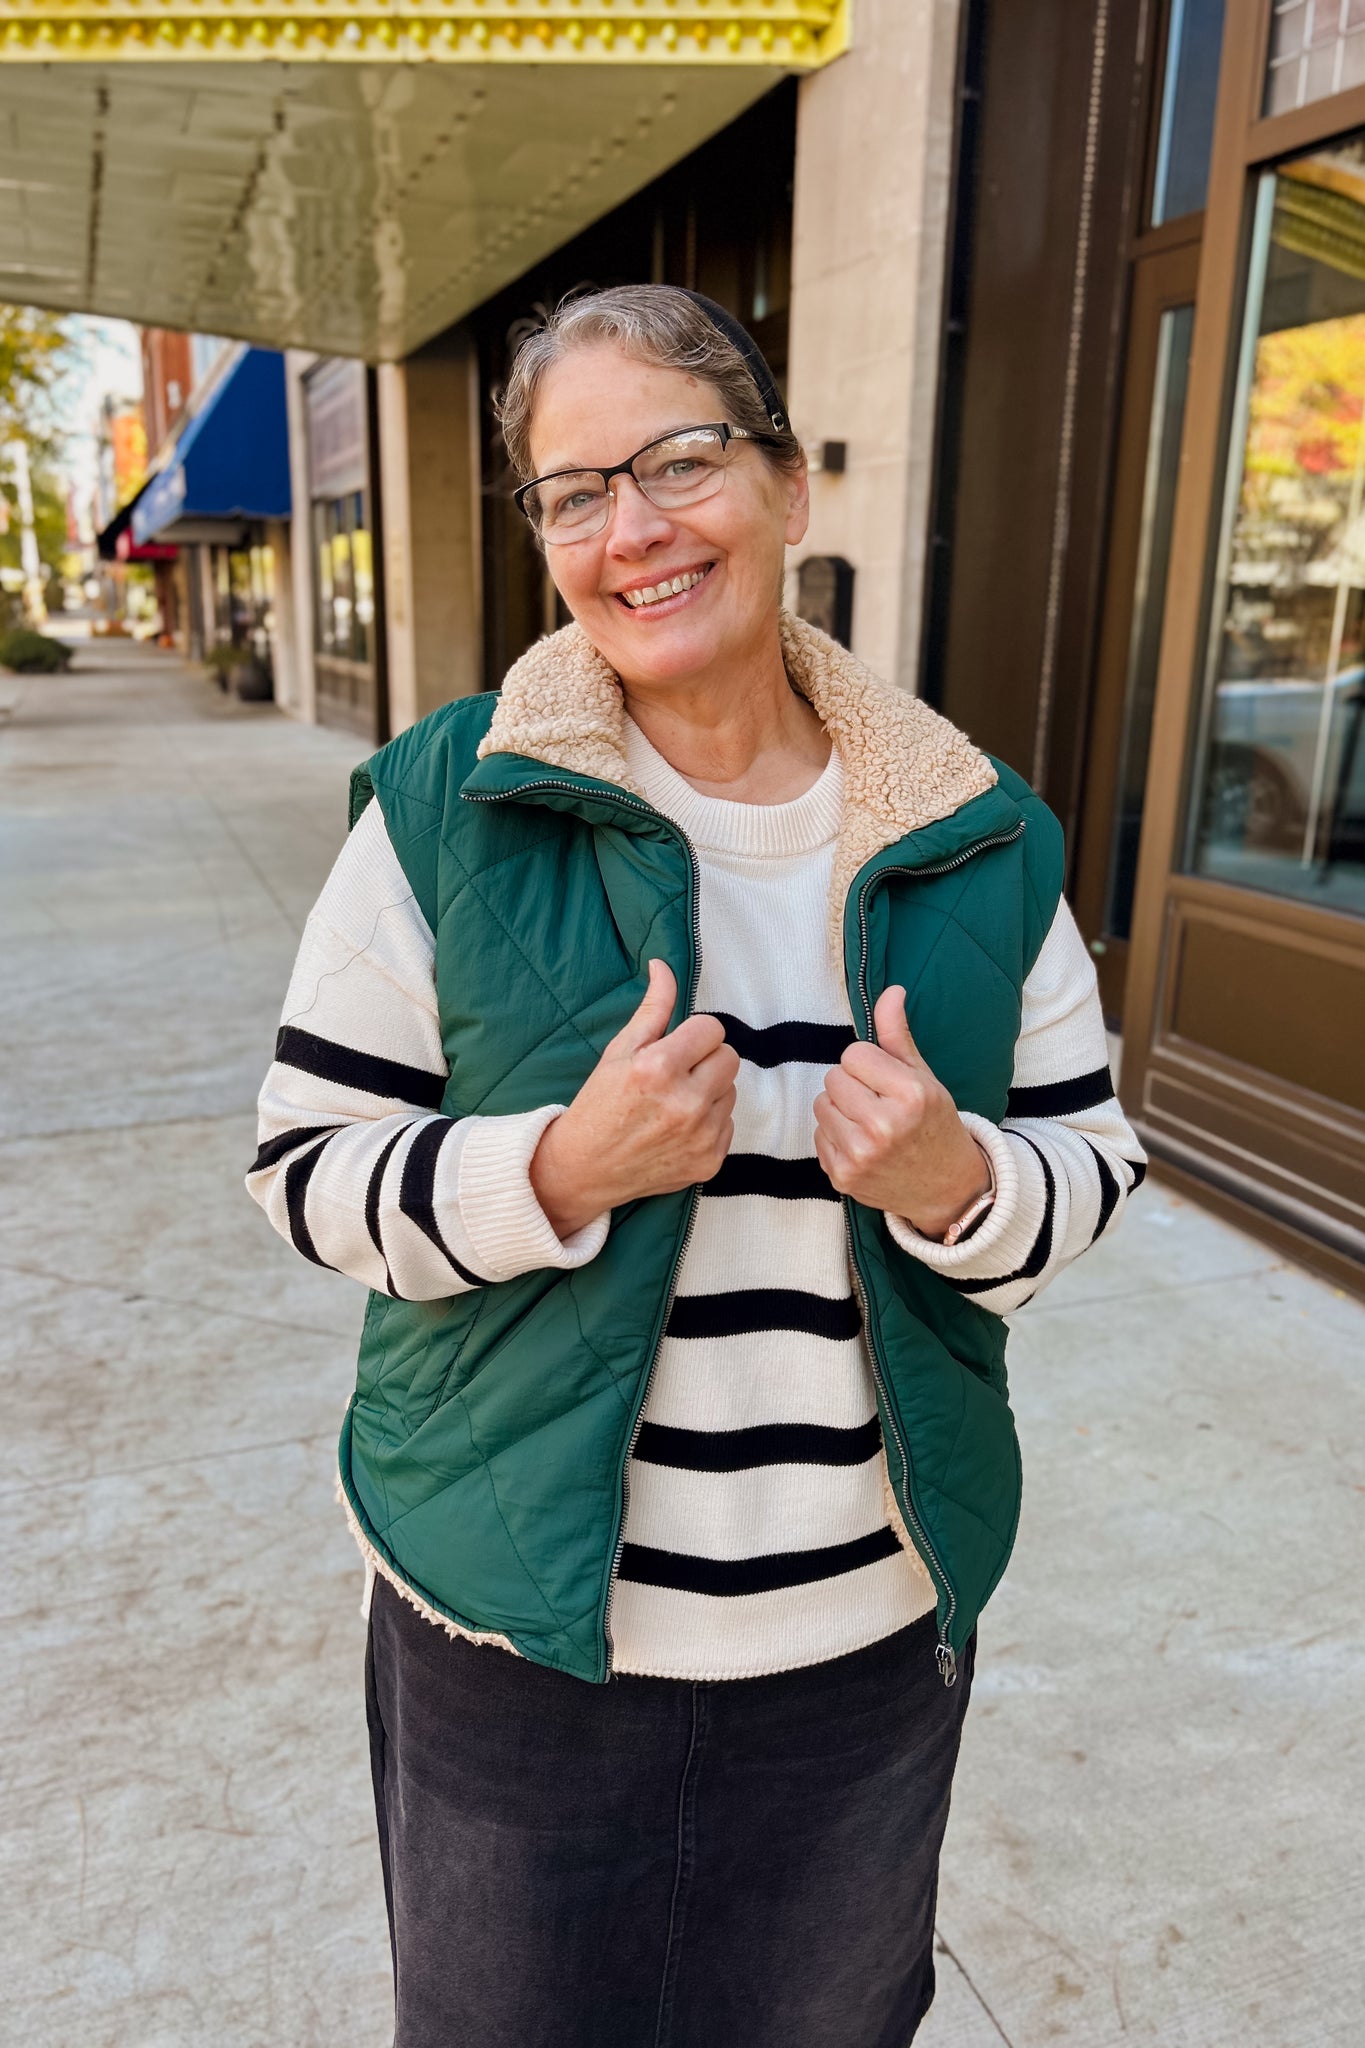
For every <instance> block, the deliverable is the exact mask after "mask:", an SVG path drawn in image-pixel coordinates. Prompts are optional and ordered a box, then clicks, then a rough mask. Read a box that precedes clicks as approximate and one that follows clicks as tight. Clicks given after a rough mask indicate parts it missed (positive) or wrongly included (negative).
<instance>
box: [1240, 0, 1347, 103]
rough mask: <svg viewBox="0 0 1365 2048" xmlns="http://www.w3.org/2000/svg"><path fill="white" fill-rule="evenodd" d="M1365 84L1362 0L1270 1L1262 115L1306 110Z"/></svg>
mask: <svg viewBox="0 0 1365 2048" xmlns="http://www.w3.org/2000/svg"><path fill="white" fill-rule="evenodd" d="M1362 80H1365V0H1275V12H1274V15H1273V17H1272V19H1271V26H1270V61H1269V63H1268V65H1267V68H1266V81H1265V111H1266V112H1267V114H1282V113H1284V112H1285V111H1286V110H1287V109H1288V108H1290V107H1306V106H1308V105H1309V104H1310V102H1311V101H1313V100H1325V99H1327V98H1328V97H1329V96H1330V95H1331V94H1332V93H1334V92H1345V91H1346V89H1347V88H1348V86H1352V85H1359V84H1360V83H1361V82H1362Z"/></svg>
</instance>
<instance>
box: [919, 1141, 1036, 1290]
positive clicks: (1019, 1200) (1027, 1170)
mask: <svg viewBox="0 0 1365 2048" xmlns="http://www.w3.org/2000/svg"><path fill="white" fill-rule="evenodd" d="M960 1114H961V1117H962V1121H963V1123H964V1124H965V1125H966V1127H967V1129H968V1130H969V1131H970V1132H971V1134H972V1136H973V1137H974V1138H975V1139H976V1142H977V1144H978V1145H979V1146H980V1147H981V1149H982V1151H983V1152H985V1153H987V1154H988V1155H989V1157H990V1162H991V1166H992V1167H993V1169H994V1172H995V1200H994V1201H993V1202H992V1204H991V1206H990V1209H989V1211H988V1213H987V1215H986V1218H985V1221H984V1222H983V1223H982V1225H981V1227H980V1229H979V1230H976V1231H974V1232H973V1233H972V1235H971V1236H970V1237H969V1238H968V1239H967V1240H966V1242H965V1243H964V1244H954V1245H946V1244H938V1243H936V1242H935V1240H934V1239H933V1238H931V1237H921V1236H920V1234H919V1232H918V1231H917V1230H916V1228H915V1226H914V1224H913V1223H908V1222H907V1221H906V1219H905V1218H904V1217H903V1216H892V1215H889V1214H888V1216H887V1218H886V1227H887V1229H888V1230H889V1231H890V1232H891V1235H892V1236H893V1237H894V1238H895V1240H896V1243H897V1244H898V1245H899V1246H900V1248H901V1250H902V1251H906V1252H909V1253H910V1255H911V1257H912V1258H916V1259H918V1260H919V1261H920V1263H921V1264H922V1265H925V1266H932V1267H933V1268H934V1271H935V1272H937V1273H952V1274H954V1275H956V1276H957V1277H958V1278H959V1279H962V1280H992V1279H1003V1278H1004V1276H1005V1275H1006V1274H1007V1273H1014V1272H1017V1271H1018V1269H1019V1267H1020V1266H1022V1265H1023V1263H1024V1261H1025V1260H1026V1259H1027V1257H1028V1255H1029V1253H1030V1252H1031V1251H1032V1249H1033V1245H1034V1242H1035V1240H1036V1238H1037V1236H1038V1232H1039V1229H1040V1227H1041V1225H1042V1221H1043V1212H1044V1209H1045V1207H1046V1201H1047V1195H1046V1190H1045V1188H1044V1186H1043V1179H1042V1174H1041V1171H1040V1170H1039V1169H1038V1162H1037V1159H1036V1157H1035V1155H1034V1154H1033V1153H1032V1152H1027V1153H1023V1152H1022V1148H1017V1147H1015V1146H1014V1145H1012V1144H1011V1143H1010V1141H1009V1137H1008V1134H1007V1133H1006V1132H1004V1131H1002V1130H1001V1129H1000V1127H999V1125H998V1124H993V1123H991V1122H990V1120H989V1118H987V1117H984V1116H976V1115H974V1114H973V1113H972V1111H971V1110H963V1111H961V1112H960ZM1021 1153H1022V1157H1023V1160H1024V1162H1025V1163H1024V1165H1023V1170H1022V1171H1021Z"/></svg>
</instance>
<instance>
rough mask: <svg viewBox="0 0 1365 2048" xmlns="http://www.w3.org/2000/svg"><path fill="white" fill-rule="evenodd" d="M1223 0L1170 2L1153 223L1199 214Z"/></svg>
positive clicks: (1206, 167) (1205, 179)
mask: <svg viewBox="0 0 1365 2048" xmlns="http://www.w3.org/2000/svg"><path fill="white" fill-rule="evenodd" d="M1222 43H1223V0H1171V11H1170V17H1169V21H1168V24H1167V29H1166V70H1165V77H1164V80H1163V82H1162V88H1161V127H1160V130H1159V132H1158V137H1157V154H1156V176H1155V178H1154V179H1153V183H1152V225H1153V227H1159V226H1160V225H1161V223H1162V221H1165V220H1176V219H1178V218H1179V217H1180V215H1181V214H1186V213H1199V212H1201V211H1202V209H1203V205H1204V198H1205V195H1206V193H1207V191H1208V183H1209V150H1210V147H1211V146H1212V143H1213V110H1214V102H1215V100H1216V99H1217V96H1218V58H1219V52H1220V51H1221V49H1222Z"/></svg>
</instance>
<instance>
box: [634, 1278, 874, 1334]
mask: <svg viewBox="0 0 1365 2048" xmlns="http://www.w3.org/2000/svg"><path fill="white" fill-rule="evenodd" d="M861 1328H862V1323H861V1321H860V1319H859V1316H858V1304H857V1302H856V1301H855V1300H854V1299H853V1296H852V1295H851V1294H844V1295H840V1296H839V1297H838V1299H837V1300H834V1301H831V1300H830V1298H829V1296H828V1295H825V1294H807V1293H806V1292H805V1291H804V1290H803V1289H801V1288H798V1287H737V1288H734V1289H732V1290H731V1291H730V1292H729V1293H726V1294H680V1295H678V1296H677V1298H676V1299H675V1301H674V1303H673V1308H672V1312H671V1313H670V1315H669V1318H668V1334H669V1336H670V1337H747V1336H749V1335H751V1334H752V1332H753V1331H755V1330H800V1331H801V1332H802V1333H803V1335H805V1336H807V1337H829V1338H831V1339H832V1340H833V1341H834V1342H836V1343H846V1342H847V1340H848V1339H849V1338H850V1337H856V1336H857V1335H858V1332H859V1331H860V1330H861Z"/></svg>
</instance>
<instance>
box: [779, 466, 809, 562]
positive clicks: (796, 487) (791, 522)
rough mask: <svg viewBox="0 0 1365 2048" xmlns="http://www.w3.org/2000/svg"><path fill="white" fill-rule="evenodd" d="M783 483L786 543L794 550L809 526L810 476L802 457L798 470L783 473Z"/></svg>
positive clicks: (803, 537)
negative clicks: (784, 491) (785, 508)
mask: <svg viewBox="0 0 1365 2048" xmlns="http://www.w3.org/2000/svg"><path fill="white" fill-rule="evenodd" d="M783 483H784V484H785V486H786V491H787V523H786V541H787V546H788V547H789V548H794V547H797V546H799V544H800V543H801V542H802V541H803V540H804V539H805V537H806V528H807V527H808V526H809V525H810V476H809V474H808V472H807V469H806V458H805V456H804V455H803V456H802V457H801V467H800V469H793V470H787V471H785V472H784V473H783Z"/></svg>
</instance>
